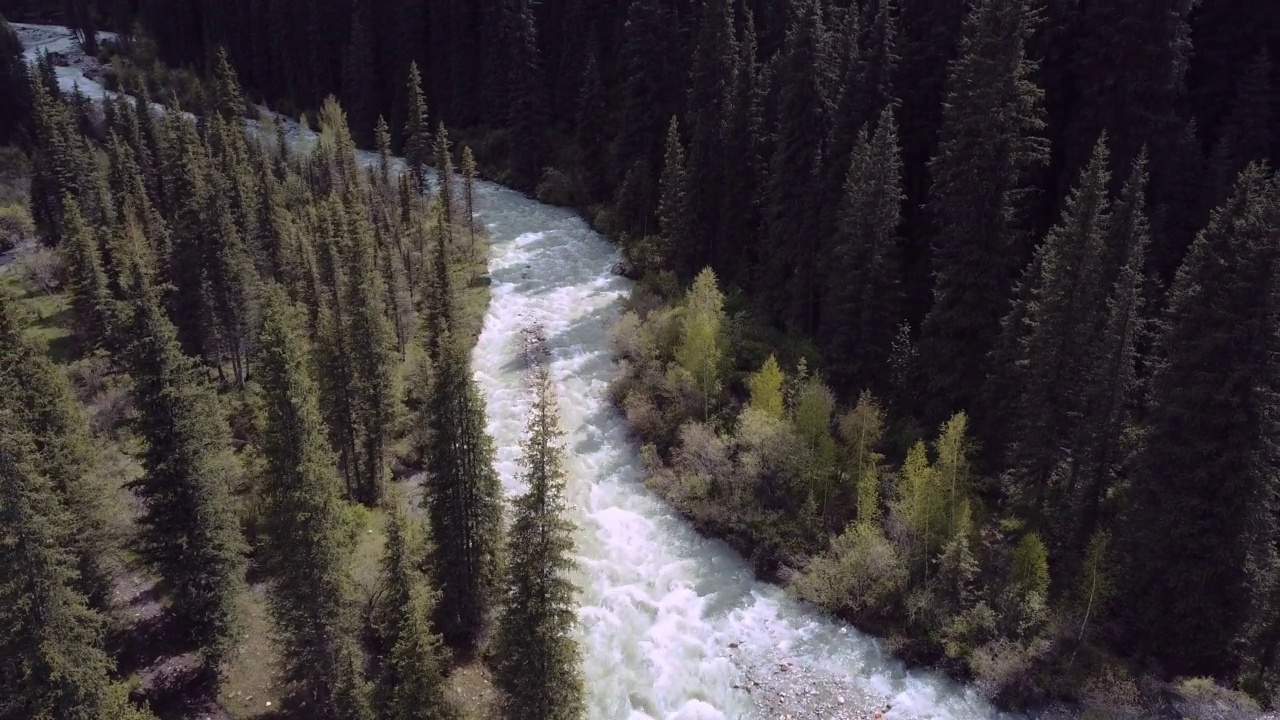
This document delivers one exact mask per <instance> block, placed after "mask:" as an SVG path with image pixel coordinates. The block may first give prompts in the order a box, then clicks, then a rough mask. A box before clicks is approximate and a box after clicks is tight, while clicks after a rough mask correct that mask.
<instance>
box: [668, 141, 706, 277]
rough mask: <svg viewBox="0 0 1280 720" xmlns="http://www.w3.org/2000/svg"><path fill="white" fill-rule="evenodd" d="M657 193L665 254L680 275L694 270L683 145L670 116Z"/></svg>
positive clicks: (694, 242)
mask: <svg viewBox="0 0 1280 720" xmlns="http://www.w3.org/2000/svg"><path fill="white" fill-rule="evenodd" d="M659 189H660V190H661V194H660V195H659V196H658V231H659V232H661V233H662V242H663V244H664V245H665V246H666V248H665V249H666V252H665V255H666V257H667V258H668V259H669V260H670V261H673V262H674V264H675V267H676V270H677V272H679V273H680V274H681V275H682V276H688V275H692V274H693V273H695V272H697V267H696V266H695V265H694V264H693V263H695V262H697V258H698V256H699V255H700V253H698V252H697V249H698V248H697V242H698V240H697V237H696V236H695V235H694V228H693V227H692V223H690V213H689V177H688V173H687V171H686V167H685V158H684V146H683V145H682V144H681V142H680V125H679V122H678V121H677V120H676V118H675V117H674V116H673V117H672V118H671V125H670V126H669V127H668V128H667V151H666V155H665V157H664V158H663V162H662V180H661V183H660V185H659Z"/></svg>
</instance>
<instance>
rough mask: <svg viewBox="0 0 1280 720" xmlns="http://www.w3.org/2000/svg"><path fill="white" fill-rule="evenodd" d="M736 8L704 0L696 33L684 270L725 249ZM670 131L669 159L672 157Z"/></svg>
mask: <svg viewBox="0 0 1280 720" xmlns="http://www.w3.org/2000/svg"><path fill="white" fill-rule="evenodd" d="M733 26H734V19H733V8H732V6H731V4H730V3H729V2H728V0H703V2H702V16H701V18H700V19H699V21H698V38H697V43H696V46H695V48H694V51H693V63H692V67H691V68H690V78H689V98H688V110H687V112H686V115H685V117H686V118H688V123H687V124H688V127H689V164H688V174H689V180H688V200H687V202H688V210H687V215H688V218H689V221H688V222H689V229H690V233H689V241H690V243H691V244H690V246H689V247H682V248H680V252H681V255H682V257H683V258H684V260H683V262H681V263H680V267H681V268H682V269H683V270H684V271H685V274H686V276H687V275H690V274H692V273H693V271H695V270H696V269H698V268H703V267H706V266H708V265H711V266H714V265H715V264H716V260H717V255H718V254H719V253H720V252H723V251H724V248H722V245H723V244H724V242H725V241H726V240H728V238H725V237H724V236H723V229H722V228H721V226H720V223H721V222H722V221H723V219H724V214H723V213H724V208H723V204H724V203H725V202H726V197H725V194H724V193H725V188H726V183H725V180H726V177H725V175H724V171H725V169H726V168H725V163H724V162H723V153H724V151H725V150H726V149H727V148H726V142H727V140H728V138H727V133H728V131H729V129H730V118H731V117H732V116H733V114H734V101H735V97H734V91H735V84H734V81H735V77H734V75H735V71H736V70H737V47H736V45H737V43H736V42H735V40H734V30H733ZM669 143H670V138H669V137H668V149H667V152H668V159H670V144H669Z"/></svg>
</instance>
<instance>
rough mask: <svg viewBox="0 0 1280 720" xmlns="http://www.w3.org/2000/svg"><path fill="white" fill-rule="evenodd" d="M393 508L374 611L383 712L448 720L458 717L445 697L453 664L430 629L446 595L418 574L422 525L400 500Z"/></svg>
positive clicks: (425, 719) (407, 719)
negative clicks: (449, 665) (417, 530)
mask: <svg viewBox="0 0 1280 720" xmlns="http://www.w3.org/2000/svg"><path fill="white" fill-rule="evenodd" d="M391 503H392V504H391V510H390V518H389V519H388V521H387V542H386V549H385V550H384V551H383V556H382V583H383V586H382V587H383V590H382V593H381V594H380V595H379V597H378V603H377V605H376V607H375V608H374V625H375V627H374V630H375V633H376V636H377V641H378V643H379V647H380V649H381V650H382V658H381V666H380V668H379V673H378V677H377V692H376V696H377V700H378V706H379V708H381V712H382V713H383V715H384V716H385V717H389V718H395V719H397V720H401V719H403V720H447V719H449V718H453V717H456V712H455V710H454V708H453V707H452V706H450V705H449V703H448V701H447V700H445V698H444V694H443V688H444V683H445V670H446V661H447V658H446V656H445V651H444V647H443V644H442V642H441V639H440V636H439V635H438V634H436V632H435V630H434V629H433V628H432V627H431V624H430V623H431V617H432V615H433V614H434V612H435V607H436V603H438V602H439V599H440V594H439V592H438V591H436V590H435V589H434V588H433V587H431V585H430V584H429V583H428V580H427V578H426V577H424V576H423V575H422V573H421V572H419V570H418V568H417V562H418V560H419V558H420V555H421V553H422V551H423V548H422V547H421V545H422V542H420V538H418V537H416V533H413V532H412V530H413V529H414V528H416V527H419V524H418V523H416V522H413V521H411V520H410V519H409V518H408V517H406V516H405V514H404V512H403V511H402V510H401V509H400V508H399V504H400V498H399V497H398V496H394V497H392V498H391ZM427 544H428V546H429V545H430V543H429V541H428V542H427Z"/></svg>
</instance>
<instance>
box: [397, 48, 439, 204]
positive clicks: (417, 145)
mask: <svg viewBox="0 0 1280 720" xmlns="http://www.w3.org/2000/svg"><path fill="white" fill-rule="evenodd" d="M405 87H406V89H405V97H406V98H407V102H406V104H405V105H406V111H405V121H404V161H405V164H407V165H408V166H409V174H410V176H411V177H412V178H413V182H414V188H415V189H417V191H418V192H419V193H424V192H426V188H427V164H428V163H429V162H430V160H431V149H432V148H431V146H432V141H433V139H434V138H433V136H432V134H431V124H430V122H429V120H428V118H427V100H426V98H425V97H424V96H423V94H422V75H421V74H420V73H419V72H418V64H417V63H413V64H412V65H411V66H410V67H409V81H408V84H407V85H406V86H405Z"/></svg>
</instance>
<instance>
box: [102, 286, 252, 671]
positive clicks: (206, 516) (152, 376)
mask: <svg viewBox="0 0 1280 720" xmlns="http://www.w3.org/2000/svg"><path fill="white" fill-rule="evenodd" d="M132 314H133V320H132V328H131V337H132V338H133V340H134V342H133V346H132V347H131V348H130V349H129V350H128V351H127V353H126V358H127V366H128V367H129V371H130V374H131V375H132V376H133V379H134V382H135V389H134V402H135V407H136V408H137V419H136V421H135V425H136V430H137V433H138V435H139V437H140V438H142V440H143V441H144V442H145V443H146V449H145V450H144V452H143V455H142V461H143V468H144V474H143V477H142V478H141V479H140V480H138V481H136V482H135V483H134V484H133V488H134V490H135V492H136V493H137V494H138V496H139V498H140V499H141V500H142V504H143V512H142V517H141V518H140V519H139V524H140V526H141V536H140V546H141V551H142V556H143V558H144V559H145V560H146V561H147V563H148V564H149V565H150V566H151V567H152V569H154V570H155V572H156V573H157V574H158V575H159V576H160V577H161V578H162V579H163V580H164V582H165V585H166V586H167V587H168V588H169V590H170V592H171V593H172V601H173V608H174V611H175V614H176V615H177V618H178V621H179V623H180V624H181V626H182V627H184V628H185V629H186V631H187V634H188V637H190V638H191V640H192V641H193V642H194V643H195V645H196V646H197V647H198V648H199V649H200V652H201V655H202V657H203V658H204V659H205V661H206V663H207V664H208V665H209V667H210V668H214V669H216V668H217V667H218V666H219V665H220V664H221V662H222V661H223V660H224V659H225V658H226V656H227V653H228V652H229V651H230V650H231V647H232V646H233V644H234V642H235V638H234V633H235V618H236V611H235V600H236V596H237V594H238V593H239V590H240V585H241V577H242V572H243V567H244V559H243V556H242V547H243V543H242V540H241V538H240V530H239V527H238V526H237V521H236V517H235V513H234V512H233V508H232V498H231V488H230V480H231V467H230V458H229V456H228V451H229V445H228V431H227V426H226V422H225V420H224V418H223V415H222V407H221V405H220V403H219V402H218V397H217V395H216V394H215V393H214V391H213V389H212V388H211V387H209V385H208V384H207V382H206V381H205V378H204V374H203V373H202V372H201V370H200V369H199V367H198V366H197V364H196V362H195V361H194V360H192V359H191V358H188V357H186V356H185V355H183V354H182V351H181V350H180V349H179V347H178V343H177V333H176V331H175V330H174V327H173V325H172V324H171V323H170V322H169V320H168V318H166V317H165V315H164V312H163V311H162V310H161V309H160V301H159V298H158V297H157V296H156V291H155V290H154V289H153V288H150V287H145V286H144V287H142V289H141V291H140V293H139V295H138V297H137V299H136V300H135V301H134V307H133V308H132Z"/></svg>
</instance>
